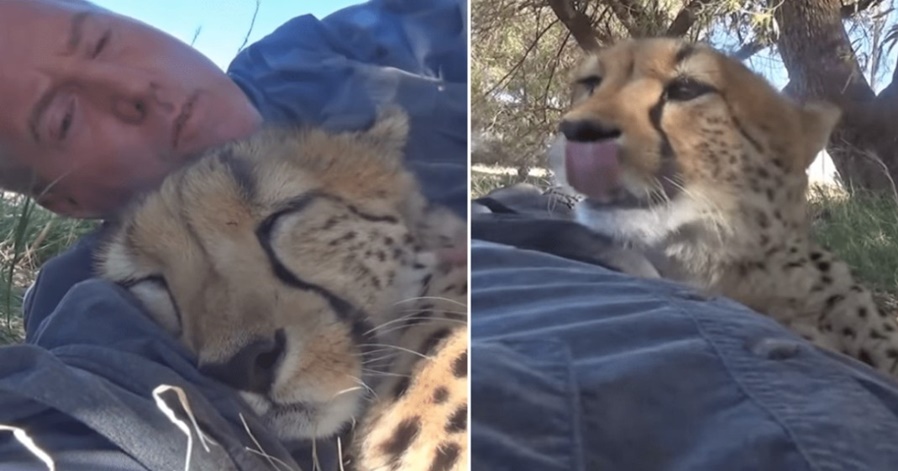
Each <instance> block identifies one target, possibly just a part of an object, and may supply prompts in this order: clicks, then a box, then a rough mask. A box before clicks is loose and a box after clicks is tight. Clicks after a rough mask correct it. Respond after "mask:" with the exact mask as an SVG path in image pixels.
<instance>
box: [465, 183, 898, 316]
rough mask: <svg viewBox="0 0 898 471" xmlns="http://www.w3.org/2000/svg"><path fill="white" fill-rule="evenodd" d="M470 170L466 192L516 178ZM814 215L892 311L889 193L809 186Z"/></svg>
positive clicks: (896, 214) (828, 241)
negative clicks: (468, 189) (851, 193)
mask: <svg viewBox="0 0 898 471" xmlns="http://www.w3.org/2000/svg"><path fill="white" fill-rule="evenodd" d="M479 170H480V171H478V169H476V168H475V169H474V170H473V171H472V172H471V174H472V180H471V196H472V197H478V196H482V195H484V194H486V193H488V192H490V191H491V190H493V189H496V188H499V187H502V186H505V185H510V184H513V183H517V182H520V181H522V180H521V179H520V178H518V177H517V175H514V174H513V173H506V172H502V171H499V170H498V169H496V168H482V169H479ZM524 181H527V182H528V183H532V184H535V185H537V186H541V187H546V186H547V185H548V184H549V178H548V177H546V176H539V177H536V176H532V175H531V176H530V177H527V178H526V180H524ZM808 201H809V203H810V210H811V212H812V215H813V216H814V218H813V220H814V222H813V225H812V231H813V236H814V237H815V238H816V239H817V240H818V241H819V242H820V243H821V244H823V245H824V246H826V247H828V248H829V249H830V250H832V251H833V252H834V253H836V254H837V255H838V256H839V257H840V258H842V259H843V260H845V262H846V263H848V264H849V265H850V266H851V268H852V270H854V273H855V274H856V276H857V277H858V278H859V279H860V281H862V283H863V284H864V285H865V286H867V287H868V288H870V289H871V290H873V291H874V292H875V297H876V300H877V303H878V304H879V306H880V308H881V309H883V310H884V311H885V312H889V313H892V314H896V313H898V203H896V199H895V197H894V196H893V195H875V194H869V193H862V192H860V193H855V194H854V195H852V196H851V197H849V196H848V195H846V194H845V193H843V192H840V191H838V190H833V189H830V188H824V187H820V186H815V187H812V188H811V191H810V192H809V195H808Z"/></svg>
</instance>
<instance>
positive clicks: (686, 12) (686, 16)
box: [667, 0, 713, 37]
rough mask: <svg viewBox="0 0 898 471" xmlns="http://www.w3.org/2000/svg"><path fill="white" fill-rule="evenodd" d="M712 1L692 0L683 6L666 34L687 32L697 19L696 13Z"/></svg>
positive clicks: (677, 35)
mask: <svg viewBox="0 0 898 471" xmlns="http://www.w3.org/2000/svg"><path fill="white" fill-rule="evenodd" d="M711 3H713V1H712V0H692V1H691V2H689V4H688V5H686V6H685V7H683V9H682V10H680V12H679V13H677V16H676V17H675V18H674V20H673V21H672V22H671V23H670V26H669V27H668V28H667V36H672V37H681V36H684V35H686V33H688V32H689V28H691V27H692V25H694V24H695V22H696V20H698V14H699V12H701V11H702V9H703V8H705V7H706V6H708V5H709V4H711Z"/></svg>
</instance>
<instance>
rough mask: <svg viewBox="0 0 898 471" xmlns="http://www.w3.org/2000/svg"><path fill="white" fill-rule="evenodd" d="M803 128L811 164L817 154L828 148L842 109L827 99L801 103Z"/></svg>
mask: <svg viewBox="0 0 898 471" xmlns="http://www.w3.org/2000/svg"><path fill="white" fill-rule="evenodd" d="M800 113H801V128H802V132H803V134H804V143H805V149H806V152H807V153H809V154H810V159H811V161H809V162H807V165H810V164H811V163H812V161H813V159H814V158H815V157H816V156H817V154H818V153H819V152H820V151H822V150H824V149H826V145H827V144H828V143H829V136H830V134H832V131H833V128H835V127H836V124H837V123H838V122H839V119H841V117H842V110H840V109H839V107H837V106H836V105H834V104H832V103H829V102H826V101H809V102H807V103H805V104H803V105H801V110H800Z"/></svg>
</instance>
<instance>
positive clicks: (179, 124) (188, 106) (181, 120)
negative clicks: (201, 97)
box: [172, 93, 198, 149]
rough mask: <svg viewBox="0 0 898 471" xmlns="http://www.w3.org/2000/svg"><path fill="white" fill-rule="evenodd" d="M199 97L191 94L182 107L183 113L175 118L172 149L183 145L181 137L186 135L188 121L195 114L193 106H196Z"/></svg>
mask: <svg viewBox="0 0 898 471" xmlns="http://www.w3.org/2000/svg"><path fill="white" fill-rule="evenodd" d="M197 97H198V94H197V93H193V94H191V95H190V96H189V97H188V98H187V101H186V102H184V105H182V106H181V112H180V113H179V114H178V117H177V118H175V121H174V123H173V125H172V149H178V147H179V146H180V144H181V135H182V134H183V133H184V128H185V126H186V123H187V120H188V119H190V116H191V115H192V114H193V106H194V105H195V104H196V100H197Z"/></svg>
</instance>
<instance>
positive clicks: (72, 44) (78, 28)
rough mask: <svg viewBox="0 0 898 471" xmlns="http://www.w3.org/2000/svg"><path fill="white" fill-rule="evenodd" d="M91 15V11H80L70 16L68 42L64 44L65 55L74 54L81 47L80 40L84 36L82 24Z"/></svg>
mask: <svg viewBox="0 0 898 471" xmlns="http://www.w3.org/2000/svg"><path fill="white" fill-rule="evenodd" d="M92 15H93V12H91V11H82V12H78V13H75V14H74V15H72V21H71V24H70V26H69V40H68V42H67V43H66V54H74V53H75V51H77V50H78V46H79V45H81V38H82V37H83V36H84V23H85V22H86V21H87V19H88V18H90V17H91V16H92Z"/></svg>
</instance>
